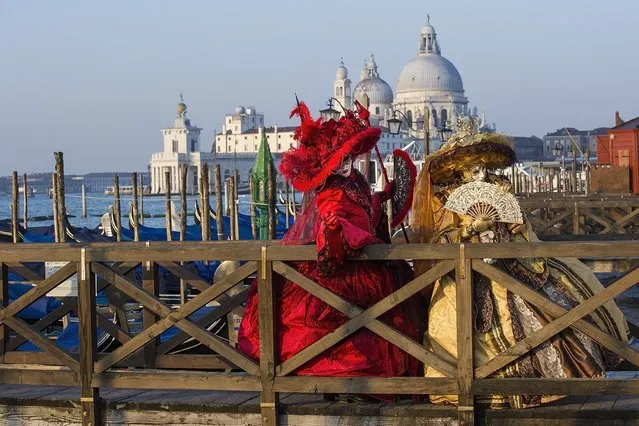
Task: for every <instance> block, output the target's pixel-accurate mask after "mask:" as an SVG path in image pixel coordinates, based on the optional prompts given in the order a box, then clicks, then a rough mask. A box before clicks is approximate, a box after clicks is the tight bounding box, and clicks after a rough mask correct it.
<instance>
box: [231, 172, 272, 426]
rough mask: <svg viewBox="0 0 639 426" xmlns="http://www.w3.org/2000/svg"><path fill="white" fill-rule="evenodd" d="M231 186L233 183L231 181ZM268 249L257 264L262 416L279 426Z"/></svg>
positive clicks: (265, 424)
mask: <svg viewBox="0 0 639 426" xmlns="http://www.w3.org/2000/svg"><path fill="white" fill-rule="evenodd" d="M231 182H232V181H231ZM266 255H267V247H266V246H264V247H263V248H262V261H261V262H260V263H259V264H258V271H259V272H258V278H257V295H258V298H259V301H258V309H259V337H260V380H261V382H262V392H261V398H260V413H261V415H262V425H264V426H267V425H278V424H279V415H278V400H279V397H278V394H277V392H275V391H274V390H273V381H274V379H275V366H276V365H277V363H278V360H277V353H276V344H275V339H276V338H277V336H278V331H277V330H276V328H275V310H276V309H277V308H276V307H275V302H276V296H275V289H274V286H273V263H272V262H267V261H266Z"/></svg>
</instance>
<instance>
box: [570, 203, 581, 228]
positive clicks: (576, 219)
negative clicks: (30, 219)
mask: <svg viewBox="0 0 639 426" xmlns="http://www.w3.org/2000/svg"><path fill="white" fill-rule="evenodd" d="M572 233H573V234H574V235H577V234H581V231H580V226H579V203H578V202H576V201H575V206H574V210H573V213H572Z"/></svg>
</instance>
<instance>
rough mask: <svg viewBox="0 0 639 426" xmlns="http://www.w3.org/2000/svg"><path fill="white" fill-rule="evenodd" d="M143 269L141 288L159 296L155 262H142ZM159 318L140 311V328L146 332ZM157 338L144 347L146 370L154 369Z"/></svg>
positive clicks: (151, 313) (149, 312) (146, 311)
mask: <svg viewBox="0 0 639 426" xmlns="http://www.w3.org/2000/svg"><path fill="white" fill-rule="evenodd" d="M146 246H147V247H149V246H150V243H149V242H147V243H146ZM143 265H144V269H143V270H142V288H143V289H144V290H145V291H146V292H148V293H150V294H152V295H153V296H154V297H156V298H157V297H158V296H159V282H160V279H159V274H158V266H157V265H156V263H155V262H143ZM158 320H159V317H158V316H157V315H155V314H154V313H153V311H151V310H149V309H147V308H144V309H143V311H142V326H143V327H144V329H145V330H146V329H147V328H149V327H151V326H152V325H153V324H155V323H156V321H158ZM159 339H160V338H159V336H158V337H157V338H155V339H153V340H151V341H150V342H149V343H147V344H146V345H144V365H145V366H146V368H155V358H156V352H157V351H156V347H157V345H158V343H159V341H160V340H159Z"/></svg>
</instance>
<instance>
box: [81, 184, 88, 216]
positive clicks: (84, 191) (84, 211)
mask: <svg viewBox="0 0 639 426" xmlns="http://www.w3.org/2000/svg"><path fill="white" fill-rule="evenodd" d="M82 217H87V186H86V185H85V184H82Z"/></svg>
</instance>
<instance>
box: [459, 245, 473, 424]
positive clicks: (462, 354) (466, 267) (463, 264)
mask: <svg viewBox="0 0 639 426" xmlns="http://www.w3.org/2000/svg"><path fill="white" fill-rule="evenodd" d="M464 251H465V245H464V244H460V246H459V264H458V266H457V268H456V271H455V276H456V279H457V284H456V287H457V383H458V385H459V406H458V407H457V410H458V411H457V418H458V419H459V424H460V426H463V425H473V424H475V423H474V422H475V401H474V395H473V390H472V384H473V378H474V361H473V356H474V353H473V351H474V349H473V282H472V276H473V270H472V266H471V261H470V260H469V259H466V257H465V255H464Z"/></svg>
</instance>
